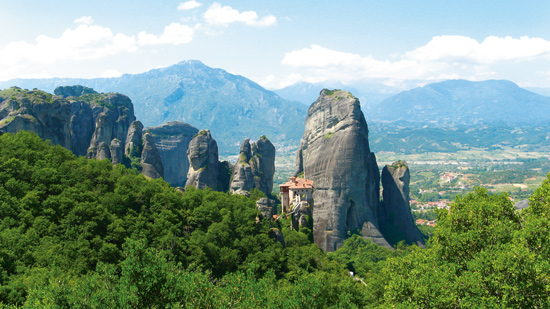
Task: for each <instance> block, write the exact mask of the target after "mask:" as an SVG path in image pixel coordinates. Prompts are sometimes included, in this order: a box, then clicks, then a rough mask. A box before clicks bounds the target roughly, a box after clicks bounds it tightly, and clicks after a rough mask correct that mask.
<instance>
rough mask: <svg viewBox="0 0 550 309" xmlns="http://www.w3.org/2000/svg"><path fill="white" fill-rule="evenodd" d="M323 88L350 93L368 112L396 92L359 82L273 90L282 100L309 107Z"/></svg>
mask: <svg viewBox="0 0 550 309" xmlns="http://www.w3.org/2000/svg"><path fill="white" fill-rule="evenodd" d="M324 88H327V89H342V90H346V91H349V92H351V94H353V95H354V96H355V97H356V98H358V99H359V101H360V102H361V107H362V109H363V110H364V111H368V110H369V109H370V108H372V107H373V106H375V105H376V104H378V103H380V102H381V101H383V100H384V99H386V98H388V97H390V96H391V95H393V94H395V93H397V92H398V90H397V89H396V88H392V87H389V86H386V85H384V84H382V83H376V82H368V81H361V80H360V81H357V82H355V83H353V84H352V85H344V84H342V83H341V82H336V81H333V82H330V81H328V82H322V83H314V84H312V83H307V82H298V83H296V84H293V85H290V86H288V87H285V88H281V89H277V90H274V92H275V93H277V94H278V95H279V96H280V97H282V98H284V99H287V100H291V101H297V102H300V103H303V104H306V105H308V106H309V105H311V103H313V102H315V100H316V99H317V97H318V96H319V93H320V92H321V90H323V89H324Z"/></svg>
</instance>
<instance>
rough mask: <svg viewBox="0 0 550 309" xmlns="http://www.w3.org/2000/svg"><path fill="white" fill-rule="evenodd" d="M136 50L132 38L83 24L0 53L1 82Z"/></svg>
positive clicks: (6, 48)
mask: <svg viewBox="0 0 550 309" xmlns="http://www.w3.org/2000/svg"><path fill="white" fill-rule="evenodd" d="M136 50H137V46H136V40H135V38H134V37H133V36H127V35H124V34H121V33H116V34H115V33H113V32H112V31H111V29H109V28H104V27H101V26H90V25H84V24H81V25H79V26H77V27H76V28H74V29H66V30H65V31H64V32H63V34H62V35H61V36H60V37H56V38H54V37H49V36H45V35H39V36H38V37H36V41H35V42H32V43H29V42H25V41H19V42H11V43H9V44H8V45H6V46H5V47H4V48H2V49H1V50H0V79H8V78H13V77H20V76H24V75H26V76H28V75H32V74H34V73H33V72H36V71H40V70H43V68H42V67H40V66H45V65H51V64H54V63H59V62H66V61H71V60H93V59H100V58H104V57H108V56H113V55H116V54H120V53H127V52H133V51H136Z"/></svg>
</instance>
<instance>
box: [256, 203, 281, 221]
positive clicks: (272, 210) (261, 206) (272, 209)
mask: <svg viewBox="0 0 550 309" xmlns="http://www.w3.org/2000/svg"><path fill="white" fill-rule="evenodd" d="M256 208H257V209H258V210H259V211H260V213H261V214H262V217H264V218H268V219H270V220H271V219H272V218H273V215H275V214H277V203H276V202H275V201H274V200H272V199H269V198H267V197H263V198H261V199H259V200H258V201H256Z"/></svg>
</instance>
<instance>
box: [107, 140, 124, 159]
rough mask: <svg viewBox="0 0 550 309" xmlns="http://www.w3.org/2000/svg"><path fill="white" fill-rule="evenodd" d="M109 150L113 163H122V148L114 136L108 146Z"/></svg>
mask: <svg viewBox="0 0 550 309" xmlns="http://www.w3.org/2000/svg"><path fill="white" fill-rule="evenodd" d="M109 149H110V151H111V161H112V163H113V164H119V163H123V158H124V148H123V147H122V142H121V141H120V140H118V138H115V139H113V140H112V141H111V146H110V147H109Z"/></svg>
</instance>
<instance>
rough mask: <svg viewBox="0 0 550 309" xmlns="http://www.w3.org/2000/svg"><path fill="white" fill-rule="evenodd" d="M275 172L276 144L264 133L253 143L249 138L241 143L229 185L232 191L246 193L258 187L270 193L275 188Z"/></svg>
mask: <svg viewBox="0 0 550 309" xmlns="http://www.w3.org/2000/svg"><path fill="white" fill-rule="evenodd" d="M274 174H275V146H273V144H272V143H271V142H270V141H269V139H268V138H267V137H265V136H263V135H262V136H261V137H260V139H259V140H258V141H257V142H255V143H252V144H250V139H248V138H247V139H245V140H244V141H243V142H242V144H241V148H240V154H239V159H238V162H237V163H236V164H235V167H234V168H233V175H232V177H231V178H232V180H231V184H230V186H229V187H230V190H231V192H232V193H238V194H245V195H246V194H248V192H249V191H250V190H252V189H253V188H257V189H258V190H260V191H262V192H264V193H265V194H266V195H268V194H271V191H272V190H273V175H274Z"/></svg>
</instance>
